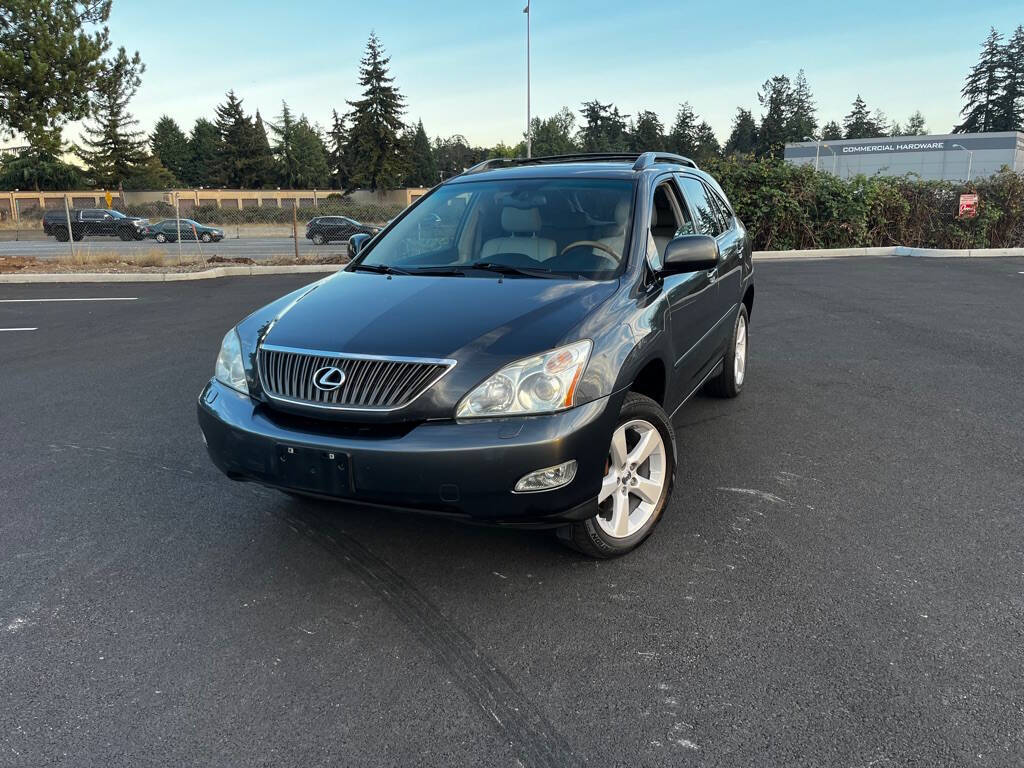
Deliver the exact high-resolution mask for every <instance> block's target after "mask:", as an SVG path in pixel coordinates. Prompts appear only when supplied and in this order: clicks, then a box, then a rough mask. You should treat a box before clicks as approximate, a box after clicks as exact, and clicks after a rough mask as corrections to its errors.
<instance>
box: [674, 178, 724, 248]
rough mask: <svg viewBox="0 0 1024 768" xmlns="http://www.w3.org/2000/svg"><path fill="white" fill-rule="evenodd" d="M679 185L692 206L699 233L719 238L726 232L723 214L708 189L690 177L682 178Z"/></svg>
mask: <svg viewBox="0 0 1024 768" xmlns="http://www.w3.org/2000/svg"><path fill="white" fill-rule="evenodd" d="M679 183H680V184H681V185H682V187H683V195H684V196H685V197H686V202H687V203H689V204H690V210H691V211H692V212H693V218H694V222H695V224H696V227H697V232H699V233H700V234H702V235H711V236H712V237H718V235H720V234H722V232H724V231H725V227H724V226H723V225H722V219H721V213H720V212H719V210H718V208H717V206H716V205H715V204H714V203H713V202H712V201H711V199H710V198H709V195H710V193H709V192H708V190H707V188H706V187H705V186H704V185H703V184H702V183H701V182H700V181H699V180H698V179H694V178H691V177H689V176H680V177H679Z"/></svg>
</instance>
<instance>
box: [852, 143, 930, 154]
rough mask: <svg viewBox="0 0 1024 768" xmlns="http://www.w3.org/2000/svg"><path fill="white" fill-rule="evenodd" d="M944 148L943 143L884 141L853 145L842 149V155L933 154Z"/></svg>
mask: <svg viewBox="0 0 1024 768" xmlns="http://www.w3.org/2000/svg"><path fill="white" fill-rule="evenodd" d="M945 148H946V142H944V141H886V142H879V143H878V144H853V145H849V146H845V147H843V154H863V153H869V152H871V153H873V152H934V151H936V150H943V149H945Z"/></svg>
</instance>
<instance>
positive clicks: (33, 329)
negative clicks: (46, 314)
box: [0, 328, 39, 333]
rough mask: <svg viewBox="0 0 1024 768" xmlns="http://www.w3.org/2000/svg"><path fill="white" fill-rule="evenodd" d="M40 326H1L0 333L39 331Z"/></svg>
mask: <svg viewBox="0 0 1024 768" xmlns="http://www.w3.org/2000/svg"><path fill="white" fill-rule="evenodd" d="M38 330H39V329H38V328H0V333H3V332H4V331H38Z"/></svg>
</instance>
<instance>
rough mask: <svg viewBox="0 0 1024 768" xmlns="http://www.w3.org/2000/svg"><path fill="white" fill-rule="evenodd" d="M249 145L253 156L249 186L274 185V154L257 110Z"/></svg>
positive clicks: (275, 169) (275, 168)
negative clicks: (250, 144)
mask: <svg viewBox="0 0 1024 768" xmlns="http://www.w3.org/2000/svg"><path fill="white" fill-rule="evenodd" d="M251 143H252V147H253V154H252V165H251V166H250V177H249V183H250V186H252V187H254V188H256V187H259V188H262V187H267V186H270V185H271V184H275V183H276V182H277V166H276V165H275V164H274V153H273V152H272V151H271V149H270V140H269V139H268V138H267V129H266V127H265V126H264V125H263V118H262V117H261V116H260V111H259V110H258V109H257V110H256V116H255V117H254V118H253V120H252V139H251Z"/></svg>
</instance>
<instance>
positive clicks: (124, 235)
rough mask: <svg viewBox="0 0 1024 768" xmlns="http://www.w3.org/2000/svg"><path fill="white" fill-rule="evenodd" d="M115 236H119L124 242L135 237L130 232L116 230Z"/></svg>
mask: <svg viewBox="0 0 1024 768" xmlns="http://www.w3.org/2000/svg"><path fill="white" fill-rule="evenodd" d="M117 236H118V237H120V238H121V239H122V240H124V241H125V242H128V241H129V240H134V239H135V236H134V235H133V234H132V233H131V232H118V233H117Z"/></svg>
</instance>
